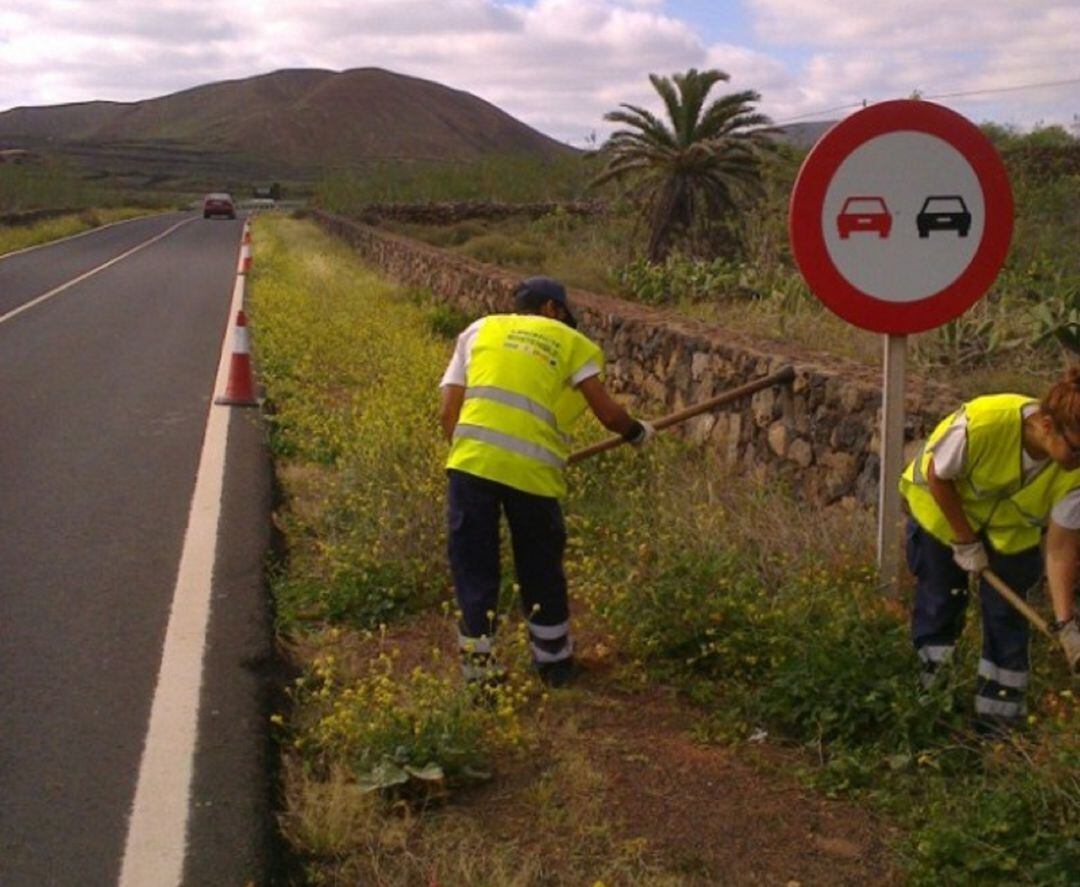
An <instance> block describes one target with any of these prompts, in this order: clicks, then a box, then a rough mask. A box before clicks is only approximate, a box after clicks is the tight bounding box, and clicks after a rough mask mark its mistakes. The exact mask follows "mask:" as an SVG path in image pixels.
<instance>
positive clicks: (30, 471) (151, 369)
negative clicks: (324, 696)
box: [0, 213, 273, 887]
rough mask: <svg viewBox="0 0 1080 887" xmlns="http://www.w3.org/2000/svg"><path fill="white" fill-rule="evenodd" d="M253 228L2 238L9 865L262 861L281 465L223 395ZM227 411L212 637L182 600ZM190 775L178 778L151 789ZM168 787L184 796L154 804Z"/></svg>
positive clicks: (61, 878) (25, 874) (64, 868)
mask: <svg viewBox="0 0 1080 887" xmlns="http://www.w3.org/2000/svg"><path fill="white" fill-rule="evenodd" d="M242 228H243V221H242V220H241V221H225V220H214V221H204V220H203V219H202V218H201V217H195V216H192V215H190V214H180V213H172V214H166V215H162V216H155V217H152V218H148V219H140V220H136V221H131V222H126V223H123V224H120V225H116V226H112V227H109V228H106V229H101V230H98V231H95V232H92V233H90V234H87V235H84V236H80V237H77V238H73V239H70V240H67V241H64V242H60V243H57V244H53V245H50V246H46V247H42V248H37V249H34V250H30V251H27V252H24V253H20V254H15V255H12V256H9V257H7V258H0V884H2V885H5V887H22V885H34V887H44V885H53V884H55V885H80V887H84V885H112V884H118V883H120V882H121V878H122V872H124V873H125V874H124V876H123V878H124V881H123V883H124V884H125V885H127V884H133V885H134V884H141V883H146V884H154V885H158V884H160V885H167V884H175V883H178V882H181V881H182V882H183V883H185V884H198V885H238V887H239V885H245V884H248V883H255V884H263V883H266V882H267V880H269V870H270V868H271V866H272V863H271V857H272V853H271V851H272V845H273V842H272V840H271V832H272V830H271V829H270V827H269V812H268V789H267V784H268V780H267V776H266V773H267V763H268V760H269V755H268V751H269V750H268V748H267V738H266V735H267V731H266V729H265V727H266V715H267V712H266V710H265V707H266V706H265V688H266V687H267V685H268V681H267V672H268V669H269V668H270V663H271V659H270V655H269V654H270V647H269V641H268V637H269V622H268V613H267V606H266V596H265V593H264V589H263V582H262V564H263V557H264V554H265V552H266V549H267V545H268V538H269V529H268V528H269V521H268V515H269V509H270V483H269V465H268V459H267V454H266V451H265V447H264V442H263V436H262V432H261V429H260V427H259V425H258V417H257V411H255V410H245V409H241V408H235V407H222V406H212V405H211V402H212V398H213V395H214V393H215V381H216V378H217V377H218V374H219V365H227V361H228V358H227V355H228V354H229V353H231V348H232V338H231V335H230V334H229V333H228V332H227V330H228V325H229V321H230V319H231V315H232V314H233V310H234V309H233V307H231V305H232V304H234V302H233V300H234V299H235V298H236V297H237V296H236V292H237V288H236V286H235V283H236V280H237V277H236V271H237V262H238V250H239V247H240V239H241V233H242ZM155 238H156V239H155ZM109 263H111V264H109ZM103 266H104V267H103ZM223 345H224V351H225V354H226V358H225V360H224V363H223V361H222V353H223ZM217 381H218V382H220V379H219V378H218V379H217ZM215 412H217V414H218V415H220V417H221V418H219V419H217V424H218V425H219V426H221V428H222V429H224V430H225V431H227V437H226V435H225V434H224V433H223V434H222V435H220V442H221V445H222V449H223V452H226V455H224V456H223V457H222V458H223V462H224V469H223V472H219V473H221V474H223V480H222V481H221V485H220V492H219V493H215V492H214V490H215V489H216V488H214V487H213V486H212V485H211V486H210V488H209V489H210V492H211V496H212V497H216V498H217V500H218V502H216V503H214V504H215V508H216V507H217V506H218V505H219V506H220V515H221V517H220V521H219V522H217V523H215V524H213V525H212V526H211V528H210V532H211V533H212V534H214V535H211V536H209V538H210V540H211V544H210V546H209V548H210V549H211V556H212V557H211V559H210V560H209V567H208V572H207V576H212V581H210V580H207V581H206V582H203V583H202V586H203V588H202V589H201V592H203V593H205V597H206V598H207V601H208V606H209V617H208V620H207V619H204V620H203V624H204V625H205V627H206V635H205V646H204V647H200V646H199V645H200V644H203V643H204V641H203V638H201V637H195V636H194V635H196V634H198V632H190V633H185V632H181V631H178V630H177V629H176V628H175V627H170V619H172V620H174V621H177V620H178V619H179V615H178V611H179V610H180V609H181V605H180V603H179V602H178V603H177V605H176V607H175V608H174V603H173V601H174V594H175V593H176V592H177V589H179V587H180V579H179V578H178V577H181V576H182V575H183V573H184V570H183V569H182V567H181V558H182V555H184V556H185V557H186V553H187V551H188V548H187V546H188V544H189V541H188V540H189V538H190V533H191V526H192V525H194V524H196V523H197V522H198V520H200V519H201V518H200V517H199V514H201V513H202V511H201V510H200V509H193V496H195V495H196V479H197V474H199V484H202V483H203V477H202V475H203V473H204V472H203V471H202V470H200V465H201V464H202V462H201V461H200V460H202V459H205V458H206V457H205V456H204V446H203V445H204V437H206V438H207V442H208V445H209V438H210V436H209V434H208V432H207V429H208V427H210V426H211V425H212V424H213V420H212V417H213V416H214V415H215ZM226 439H227V451H225V450H224V441H225V440H226ZM210 461H211V462H212V461H213V460H210ZM205 473H206V474H212V473H213V472H210V471H206V472H205ZM196 511H199V514H196ZM196 592H200V589H198V588H197V589H196ZM177 600H178V601H179V596H178V597H177ZM195 624H196V625H197V624H198V620H196V621H195ZM167 632H169V634H170V639H171V640H170V643H172V642H173V641H175V642H176V643H175V644H173V646H174V647H176V648H177V649H179V650H180V651H181V655H183V654H184V653H185V651H186V652H187V653H188V654H191V656H192V658H193V659H194V661H195V663H196V672H195V676H194V679H187V680H185V681H184V682H183V683H184V686H186V687H187V688H189V689H190V690H191V695H192V697H193V698H194V700H195V701H194V703H193V710H192V711H191V712H190V713H186V712H187V709H185V708H184V707H183V705H182V704H180V703H177V702H175V700H172V699H170V698H168V697H167V696H166V697H165V698H159V699H158V701H157V702H155V694H157V695H158V696H159V697H162V696H163V694H162V692H160V691H162V689H163V687H164V686H165V684H167V681H166V680H165V677H164V675H165V671H166V665H165V659H163V655H164V654H163V650H164V649H165V641H166V634H167ZM173 635H175V638H174V637H173ZM189 635H190V636H189ZM191 651H195V652H194V653H193V654H192V653H191ZM165 658H166V659H167V658H168V657H165ZM199 663H201V673H202V680H201V684H200V682H199V678H198V665H199ZM180 674H183V672H180ZM159 675H160V679H159ZM200 687H201V690H200V689H199V688H200ZM152 711H154V716H155V718H157V717H158V715H159V714H160V713H161V712H164V713H165V714H166V715H169V714H171V715H172V716H174V718H175V717H176V716H177V715H179V716H180V718H181V720H182V722H183V723H185V724H190V725H193V729H192V731H191V732H192V734H193V735H194V737H195V739H194V742H193V745H194V753H193V757H191V760H190V761H185V760H184V758H185V755H184V754H181V753H179V752H175V751H174V750H172V749H173V747H172V746H171V745H170V744H169V743H170V742H171V741H172V738H173V737H172V735H171V734H175V733H183V732H184V729H179V730H177V729H166V730H165V731H164V733H165V734H166V735H164V736H163V737H162V736H159V737H158V739H155V740H153V741H151V740H149V739H148V735H149V734H148V730H149V729H150V723H151V712H152ZM163 723H167V721H163ZM159 740H160V742H159ZM155 743H156V745H155ZM162 743H163V744H162ZM152 745H155V747H156V748H157V749H158V751H157V757H156V760H157V761H158V766H159V767H160V766H161V761H165V762H167V763H166V767H165V771H166V772H165V773H164V774H161V773H159V774H157V776H155V774H154V773H153V772H148V771H152V769H153V768H152V766H151V763H152V760H153V759H154V754H153V753H152V750H151V746H152ZM148 762H150V763H148ZM185 768H190V770H188V769H185ZM177 774H179V779H178V782H179V784H180V786H181V790H180V791H176V792H174V791H171V790H170V791H168V792H166V791H164V790H160V789H157V788H156V786H159V785H169V784H170V782H169V779H170V778H174V777H177ZM188 774H190V775H188ZM173 781H174V782H176V781H177V779H175V778H174V779H173ZM139 786H141V792H142V800H141V801H140V804H141V806H142V807H146V809H147V810H150V811H151V812H150V813H148V814H147V815H145V816H144V815H142V814H141V813H138V812H133V811H135V808H136V804H135V798H136V790H137V787H139ZM184 786H186V787H187V792H188V794H187V796H186V797H184V796H183V795H184V791H183V788H184ZM174 794H175V795H177V797H173V795H174ZM165 795H168V797H164V796H165ZM147 799H148V801H149V803H147V804H143V803H142V801H145V800H147ZM155 804H156V805H157V806H161V807H163V808H169V807H170V805H171V808H173V809H176V810H179V811H182V813H183V814H184V815H183V816H182V817H181V818H180V819H179V820H176V821H174V820H169V819H167V818H166V819H161V820H159V821H152V820H153V816H154V815H156V814H154V813H153V809H154V808H155ZM140 809H141V807H140ZM136 820H138V822H137V821H136ZM144 820H145V821H144ZM177 821H178V822H179V825H176V822H177ZM147 822H149V825H147ZM162 822H164V823H166V825H164V826H162V825H161V823H162ZM155 828H156V829H157V833H156V835H155ZM140 830H141V831H140ZM136 832H137V833H139V834H143V833H144V832H145V833H146V834H151V835H155V836H154V839H153V840H150V841H142V842H141V843H140V840H138V839H136V838H134V837H132V836H133V834H135V833H136ZM170 854H171V857H170ZM159 856H160V860H161V861H160V866H159V862H158V860H159ZM170 858H174V859H179V860H180V862H179V863H178V864H177V865H175V866H173V868H170V863H169V859H170ZM174 869H175V871H174Z"/></svg>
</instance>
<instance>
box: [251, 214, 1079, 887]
mask: <svg viewBox="0 0 1080 887" xmlns="http://www.w3.org/2000/svg"><path fill="white" fill-rule="evenodd" d="M257 225H258V238H259V243H260V261H259V264H258V267H257V270H256V272H255V274H254V276H253V281H252V290H251V294H250V298H251V308H252V323H253V329H254V341H255V344H256V352H257V353H256V357H257V360H258V363H259V366H260V370H261V375H262V378H263V381H264V382H265V383H266V386H267V389H268V394H269V397H270V399H271V402H272V404H273V413H272V415H271V421H272V429H273V437H272V443H273V449H274V453H275V457H276V459H277V461H278V472H279V477H280V479H281V481H282V485H283V488H284V493H285V496H286V507H285V508H284V509H283V510H282V511H281V512H280V513H279V515H278V521H279V525H280V526H281V527H282V529H283V530H284V533H285V537H286V541H287V545H288V559H287V562H286V563H284V564H282V565H281V567H280V569H279V570H278V572H277V576H276V579H275V583H274V586H275V588H274V590H275V596H276V601H277V607H278V621H279V630H280V631H281V632H282V636H283V641H284V642H285V643H286V645H287V646H288V647H289V648H290V649H291V650H292V651H293V652H294V656H295V657H296V659H297V661H298V663H299V665H300V667H301V669H302V671H303V674H302V677H301V678H300V679H298V681H297V682H296V683H295V685H294V686H293V687H292V690H291V695H292V704H291V707H290V710H289V711H288V712H283V713H282V714H280V715H278V716H276V717H275V721H276V723H277V724H278V729H279V735H280V738H281V741H282V745H283V749H284V752H285V756H286V766H285V774H286V777H285V795H286V809H285V810H284V811H283V814H282V822H283V829H284V832H285V834H286V835H287V837H288V838H289V839H290V841H291V842H292V846H293V848H294V850H295V852H296V854H297V857H298V859H299V861H300V865H301V866H302V868H303V877H304V879H305V880H306V881H307V882H308V883H380V884H412V883H424V882H435V883H455V884H458V883H460V884H470V883H472V884H481V883H506V884H538V883H575V884H576V883H592V882H593V881H595V880H597V879H601V880H602V879H604V878H608V879H610V882H611V883H652V884H679V883H690V882H691V881H690V880H689V879H685V878H684V877H683V876H682V874H681V872H683V869H681V868H680V866H679V864H678V862H677V861H675V862H673V861H672V860H671V859H670V858H669V857H666V856H664V854H663V853H662V852H661V851H660V850H659V849H658V848H655V847H650V846H648V842H647V841H646V842H644V843H642V842H640V841H639V842H636V843H628V842H626V841H624V840H622V839H621V838H620V832H619V828H618V824H617V821H616V819H614V818H613V817H615V816H616V815H617V811H610V810H607V809H603V808H602V807H601V806H600V803H599V798H600V797H601V796H602V794H601V793H602V790H603V785H604V781H603V778H602V776H601V774H599V773H598V772H597V771H596V770H595V769H594V767H593V764H592V763H590V760H589V759H588V758H586V757H585V755H586V752H587V751H588V750H589V748H590V745H592V744H595V736H592V735H590V734H589V733H587V732H582V731H581V729H580V728H578V727H574V726H573V718H572V717H571V715H570V713H571V712H572V711H574V709H575V708H576V707H581V706H586V705H587V704H588V703H587V697H588V695H589V694H587V693H586V694H584V695H579V696H577V697H574V696H573V694H571V696H570V697H569V699H570V701H569V702H566V703H560V702H559V700H558V699H555V698H553V699H551V700H547V701H545V700H544V698H543V695H542V694H541V693H540V691H539V690H538V688H537V687H536V686H535V684H534V683H533V682H532V681H531V679H530V678H529V677H528V670H527V664H526V663H527V655H526V653H525V652H524V649H523V643H522V638H521V635H520V632H519V631H514V630H510V631H508V632H507V633H506V635H507V638H508V643H507V646H508V647H509V650H508V651H507V659H508V661H509V663H510V666H511V670H512V673H513V674H514V675H515V678H514V682H513V683H512V684H511V685H510V686H508V687H507V688H506V689H505V690H504V691H503V692H501V693H500V694H499V695H498V697H497V698H496V699H494V700H493V701H492V703H491V705H490V706H475V705H470V704H468V703H469V700H468V698H467V696H466V695H465V693H464V690H463V689H462V688H461V687H460V685H459V684H458V682H457V681H456V680H455V678H454V670H455V662H454V656H453V653H452V651H453V642H452V632H453V618H452V614H451V613H450V612H449V596H448V588H447V580H446V575H445V566H444V564H443V552H442V545H441V532H442V520H443V514H442V489H441V488H442V481H441V467H442V461H443V458H444V455H445V449H444V445H443V444H442V443H441V442H440V440H439V438H438V433H437V421H436V416H435V398H436V395H435V387H436V385H437V381H438V377H439V374H440V373H441V371H442V368H443V364H444V362H445V359H446V357H447V354H448V349H449V342H448V341H447V338H446V336H448V335H452V334H453V332H454V331H455V329H456V328H460V327H459V324H460V323H463V322H465V321H466V320H467V318H463V317H455V316H453V315H452V314H449V313H447V312H445V311H444V312H441V313H439V312H437V311H436V309H435V308H434V305H433V303H432V302H431V301H430V300H429V299H428V298H426V297H425V296H424V295H423V294H419V293H408V292H402V291H401V290H400V289H399V288H396V287H393V286H390V285H388V284H386V283H385V282H383V281H381V280H379V279H378V278H376V277H375V276H373V275H371V274H370V273H368V272H366V271H364V270H363V269H362V268H360V267H359V266H358V264H357V263H356V261H355V259H353V258H352V257H351V256H350V255H349V254H348V253H347V251H346V250H345V249H344V248H342V247H339V246H336V245H334V244H333V243H331V242H330V241H328V240H327V239H326V238H325V237H322V236H320V235H319V234H318V233H316V232H315V230H314V229H313V228H312V227H310V226H307V225H303V224H300V223H296V222H290V221H286V220H274V219H260V220H259V221H258V222H257ZM582 432H583V434H584V436H585V437H586V438H588V437H589V436H591V435H597V436H599V435H600V433H601V432H600V429H599V428H598V427H596V426H595V423H594V424H592V425H586V426H584V427H583V428H582ZM585 442H587V441H585ZM571 487H572V490H573V493H572V496H571V499H570V501H569V502H568V504H567V514H568V526H569V529H570V543H569V545H570V551H569V555H568V561H567V567H568V571H569V575H570V580H571V588H572V589H573V595H574V597H575V603H576V606H577V608H578V609H577V611H576V612H577V613H578V617H577V619H578V622H577V625H578V626H579V627H580V628H581V630H582V631H593V632H594V633H595V634H596V635H597V636H599V637H602V638H603V639H604V643H605V644H606V645H607V646H609V647H613V648H614V649H613V650H611V651H609V653H608V655H609V656H610V657H613V658H614V661H615V663H616V664H615V666H614V668H613V670H612V671H611V680H613V681H616V682H621V683H622V684H623V685H624V686H626V687H632V686H641V685H642V682H646V683H648V682H652V681H661V682H664V683H667V684H669V685H671V686H674V687H677V688H678V689H679V690H680V692H681V694H682V695H683V697H684V699H685V700H686V701H687V704H688V705H691V706H693V708H694V710H695V711H696V712H697V715H698V723H699V726H698V728H697V730H698V734H699V738H700V739H702V740H703V741H712V742H722V743H727V744H732V745H734V746H735V747H736V748H744V747H745V748H753V747H755V746H753V745H747V746H744V745H743V743H744V742H747V743H752V742H755V741H757V740H759V739H760V737H761V736H762V734H763V733H767V734H768V735H769V737H771V739H770V741H772V742H780V743H786V744H789V745H790V746H791V747H792V748H796V749H798V750H799V752H800V754H799V757H798V759H799V761H801V764H800V769H801V775H802V777H803V778H804V779H805V780H806V781H807V782H808V783H809V784H811V785H813V786H816V787H817V788H818V789H820V790H822V791H824V792H827V793H829V794H832V795H836V796H844V797H846V798H849V799H854V800H856V801H857V802H858V803H860V804H864V805H866V806H867V807H869V808H872V809H874V810H876V811H879V812H880V813H881V814H882V815H886V816H888V817H889V818H890V820H891V821H893V822H895V823H897V824H898V825H899V826H900V827H901V828H900V830H899V831H898V833H897V834H896V836H895V839H894V840H895V844H896V850H897V852H898V853H899V854H900V857H901V859H902V860H903V862H904V865H905V867H906V868H907V870H908V874H909V877H910V881H911V882H912V883H914V884H923V883H925V884H931V883H933V884H966V883H972V882H978V883H986V884H1018V883H1026V884H1062V885H1064V884H1067V883H1069V879H1070V878H1071V877H1073V876H1074V873H1075V872H1076V871H1078V870H1080V778H1078V775H1077V774H1078V773H1080V730H1078V729H1077V727H1078V725H1080V708H1078V706H1077V701H1076V699H1075V698H1074V696H1073V694H1072V692H1071V691H1070V690H1065V689H1062V688H1064V687H1067V686H1068V679H1067V675H1066V673H1065V667H1064V664H1063V662H1061V661H1060V656H1059V655H1056V651H1052V650H1050V649H1049V647H1048V646H1047V645H1046V644H1045V643H1043V642H1042V641H1041V640H1040V639H1038V638H1036V639H1035V640H1034V641H1033V648H1034V652H1035V663H1034V668H1033V681H1032V688H1031V697H1030V702H1031V708H1032V716H1031V718H1030V723H1029V726H1028V729H1027V731H1026V732H1024V733H1022V734H1019V735H1015V736H1011V737H1009V738H1007V739H1001V740H992V741H987V740H982V739H979V738H977V737H976V736H974V735H973V734H972V733H971V732H970V730H969V727H968V714H967V713H968V712H969V710H970V704H971V695H972V692H973V687H972V684H973V679H974V673H975V669H974V664H973V662H972V661H971V658H972V657H973V656H975V655H976V649H977V643H976V637H975V633H976V631H977V629H975V628H972V629H971V630H970V633H969V635H968V636H966V638H965V641H964V652H965V657H966V658H965V661H963V662H962V663H961V664H960V667H958V668H957V669H956V670H955V672H954V673H953V674H952V675H951V678H950V680H948V681H945V682H943V684H942V686H941V687H940V688H938V689H936V690H935V691H934V692H932V693H929V694H924V693H922V692H921V691H920V690H919V689H918V682H917V678H916V673H917V666H916V662H915V659H914V656H913V654H912V653H911V651H910V648H909V644H908V641H907V638H906V628H905V622H904V614H903V612H902V608H894V607H892V606H890V605H889V604H888V603H887V602H886V601H884V600H883V599H882V598H881V596H880V595H879V594H878V593H877V592H876V590H875V589H874V587H873V581H872V578H871V570H870V569H869V564H870V560H871V550H872V527H871V526H870V522H869V519H868V517H867V516H866V515H865V514H863V513H861V512H848V511H843V510H833V511H828V512H825V513H824V514H822V513H820V512H818V511H811V510H810V509H808V508H807V507H805V506H803V505H801V504H800V503H799V502H797V501H796V500H795V499H794V498H793V497H790V496H788V495H787V494H786V493H785V492H784V491H783V490H780V489H774V490H762V489H760V488H756V487H754V486H752V485H751V484H750V483H749V482H748V481H746V480H745V479H742V478H740V477H738V476H735V475H728V474H725V473H724V472H722V471H721V469H719V468H718V467H717V466H716V465H715V464H714V463H713V462H711V461H710V459H709V458H708V457H707V456H706V455H704V454H701V453H696V452H693V451H690V450H687V449H685V448H683V447H682V446H681V445H680V444H678V442H676V441H675V440H673V439H669V438H666V439H660V440H659V441H657V442H656V446H655V447H654V448H653V449H651V450H646V451H644V452H642V453H636V452H626V451H615V452H612V453H610V454H606V455H604V456H602V457H598V458H597V459H595V460H593V461H592V462H589V463H586V464H585V465H582V466H580V467H578V468H576V469H574V471H573V476H572V478H571ZM507 591H508V592H509V591H510V587H509V583H508V584H507ZM506 606H507V608H508V610H509V608H510V604H509V603H507V605H506ZM590 625H591V626H593V627H592V628H587V626H590ZM432 637H434V638H437V640H435V641H432V640H431V638H432ZM564 698H567V697H564ZM560 705H561V706H562V707H561V708H560V707H559V706H560ZM550 709H554V710H555V715H554V716H549V715H548V714H547V712H548V711H549V710H550ZM567 722H569V725H570V726H567ZM574 730H577V731H578V732H577V733H574V732H573V731H574ZM552 731H562V732H552ZM567 731H569V732H567ZM555 735H557V736H559V737H560V738H561V741H560V742H555V741H554V740H551V737H552V736H555ZM541 736H546V737H548V739H549V740H550V743H549V744H550V745H551V746H562V745H566V747H565V748H563V749H562V750H561V756H556V757H555V758H552V757H551V755H553V754H556V752H554V751H552V750H550V748H549V747H548V746H546V745H545V743H544V742H543V741H542V740H541V739H540V737H541ZM552 761H554V763H552ZM540 762H545V763H540ZM492 774H494V775H495V787H496V788H497V789H498V791H497V792H496V793H494V794H492V793H488V794H482V795H477V796H475V797H477V798H478V799H479V800H478V802H477V804H476V805H475V806H472V805H470V803H469V799H470V797H473V795H470V791H471V792H477V791H481V789H477V788H475V786H477V785H482V784H484V783H486V781H487V779H488V777H489V776H491V775H492ZM692 775H693V774H692V773H691V777H692ZM763 778H765V777H764V775H763ZM469 786H474V788H472V789H470V788H469ZM487 787H490V786H487ZM677 788H678V787H677V786H673V787H672V790H677ZM508 795H514V796H515V797H520V798H521V801H520V802H519V804H520V805H521V806H519V807H513V806H512V805H511V806H510V807H509V809H508V808H507V807H506V806H500V805H506V804H508V803H509V801H508V800H507V797H508ZM436 802H438V803H436ZM448 802H449V803H448ZM489 805H495V806H496V808H497V811H501V812H499V815H494V814H492V815H489V816H488V817H487V818H485V816H484V813H483V811H484V809H485V808H486V807H489ZM702 815H703V816H708V811H707V810H703V811H702ZM515 823H516V824H517V826H515ZM521 823H528V827H527V829H526V828H525V827H524V826H521ZM518 826H520V827H518ZM526 835H527V837H526ZM502 876H505V877H502Z"/></svg>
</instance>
